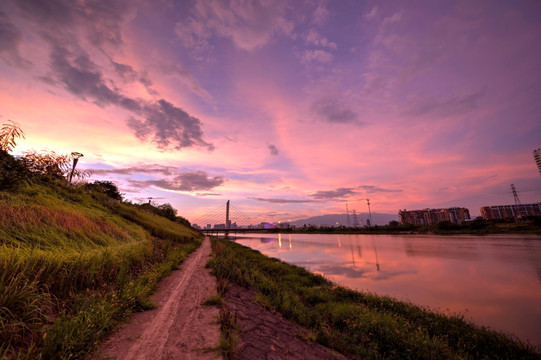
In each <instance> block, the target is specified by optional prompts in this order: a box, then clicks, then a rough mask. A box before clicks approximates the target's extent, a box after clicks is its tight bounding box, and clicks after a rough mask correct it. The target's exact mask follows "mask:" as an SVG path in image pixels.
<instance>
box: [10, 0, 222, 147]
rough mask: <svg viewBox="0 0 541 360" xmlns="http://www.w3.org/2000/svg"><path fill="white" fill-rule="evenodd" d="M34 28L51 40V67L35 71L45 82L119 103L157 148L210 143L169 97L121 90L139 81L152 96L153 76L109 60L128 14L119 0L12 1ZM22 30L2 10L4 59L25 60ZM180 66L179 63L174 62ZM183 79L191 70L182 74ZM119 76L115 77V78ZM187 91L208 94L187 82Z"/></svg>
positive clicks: (96, 99) (82, 96) (120, 42)
mask: <svg viewBox="0 0 541 360" xmlns="http://www.w3.org/2000/svg"><path fill="white" fill-rule="evenodd" d="M14 3H15V6H17V7H18V8H19V10H20V13H21V14H22V15H23V17H22V19H24V20H25V21H27V22H29V23H30V25H29V26H28V27H27V28H28V29H33V30H34V31H35V33H36V34H37V35H38V36H39V37H41V38H42V39H43V40H44V41H45V43H46V44H49V58H50V63H49V71H48V73H47V74H46V75H45V76H43V75H41V76H38V78H40V79H41V80H42V81H44V82H46V83H47V84H52V85H55V86H62V87H64V88H65V89H66V90H67V91H69V92H70V93H72V94H74V95H75V96H77V97H79V98H80V99H82V100H84V101H87V102H91V103H94V104H96V105H98V106H100V107H102V108H105V107H107V106H111V105H112V106H117V107H120V108H122V109H125V110H128V111H129V112H131V113H132V116H130V117H129V119H126V120H127V123H128V126H129V127H130V128H131V129H132V130H133V131H134V133H135V136H136V137H137V138H138V139H139V140H141V141H150V142H152V143H154V144H155V145H156V146H157V148H158V149H159V150H162V151H164V150H180V149H183V148H188V147H203V148H206V149H208V150H213V149H214V146H213V145H212V144H211V143H209V142H207V141H205V140H204V139H203V131H202V129H201V126H202V123H201V121H200V120H199V119H198V118H197V117H194V116H192V115H190V114H188V113H187V112H186V111H184V110H183V109H181V108H180V107H178V106H176V105H174V104H173V103H172V102H171V101H168V100H167V99H163V98H162V99H157V100H156V99H152V100H147V99H141V98H134V97H131V96H127V95H125V92H123V91H122V90H121V87H120V86H121V85H122V83H132V82H135V81H138V82H140V83H141V84H143V85H144V86H145V88H146V89H147V91H148V93H149V94H151V95H154V96H156V95H157V93H156V91H155V90H153V89H152V88H151V86H152V85H153V82H152V80H151V79H150V78H149V77H148V75H147V74H146V73H139V72H138V71H137V70H136V69H135V68H134V67H133V66H132V65H131V64H128V63H123V62H117V61H115V60H113V58H114V53H116V52H118V51H119V47H121V46H122V45H123V44H124V42H123V39H122V24H123V21H124V19H126V18H127V17H128V16H129V14H130V11H131V10H130V6H129V5H130V3H129V2H123V1H113V2H107V1H90V0H82V1H77V2H72V1H68V0H51V1H39V0H29V1H18V2H14ZM21 41H22V34H21V32H20V31H19V30H17V28H16V27H15V26H14V25H13V22H12V21H10V19H9V18H8V17H6V16H5V15H4V13H0V57H1V58H2V59H4V60H5V61H6V62H7V63H8V64H12V63H17V64H18V65H21V64H24V62H23V61H20V59H19V58H18V53H17V49H18V47H19V45H20V43H21ZM177 69H178V67H177ZM183 75H184V77H185V78H189V75H187V74H183ZM115 77H117V78H120V79H121V81H115V80H114V78H115ZM189 86H191V90H192V91H194V92H196V93H198V94H200V95H201V96H204V97H207V98H209V97H210V96H209V94H208V93H206V92H205V91H204V90H202V89H201V88H200V87H198V84H197V82H196V81H191V84H190V85H189Z"/></svg>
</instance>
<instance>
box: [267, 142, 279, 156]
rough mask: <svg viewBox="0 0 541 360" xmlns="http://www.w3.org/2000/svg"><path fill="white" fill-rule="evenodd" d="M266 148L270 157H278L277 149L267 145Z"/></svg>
mask: <svg viewBox="0 0 541 360" xmlns="http://www.w3.org/2000/svg"><path fill="white" fill-rule="evenodd" d="M267 148H268V149H269V151H270V153H271V155H273V156H276V155H278V148H277V147H276V146H275V145H272V144H270V145H268V146H267Z"/></svg>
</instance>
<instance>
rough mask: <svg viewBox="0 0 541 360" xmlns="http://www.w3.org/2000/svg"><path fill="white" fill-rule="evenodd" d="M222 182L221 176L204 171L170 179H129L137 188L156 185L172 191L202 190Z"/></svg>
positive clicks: (209, 188)
mask: <svg viewBox="0 0 541 360" xmlns="http://www.w3.org/2000/svg"><path fill="white" fill-rule="evenodd" d="M223 183H224V177H223V176H214V177H210V176H208V174H207V173H206V172H204V171H195V172H185V173H182V174H180V175H177V176H175V177H174V178H173V179H171V180H167V179H160V180H144V181H138V180H130V184H131V185H132V186H134V187H137V188H146V187H151V186H154V187H157V188H160V189H164V190H173V191H203V190H211V189H213V188H215V187H217V186H220V185H222V184H223Z"/></svg>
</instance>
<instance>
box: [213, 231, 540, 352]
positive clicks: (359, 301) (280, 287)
mask: <svg viewBox="0 0 541 360" xmlns="http://www.w3.org/2000/svg"><path fill="white" fill-rule="evenodd" d="M213 249H214V258H213V260H212V261H211V262H210V266H211V267H212V268H213V270H214V271H215V273H216V275H217V277H218V283H219V284H220V283H227V282H231V283H235V284H240V285H241V286H244V287H248V288H251V289H255V290H256V291H257V296H256V301H257V302H258V303H259V304H262V305H264V306H265V307H267V308H268V309H272V310H274V311H279V312H280V313H281V314H282V315H283V316H284V317H286V318H288V319H291V320H293V321H295V322H297V323H299V324H301V325H303V326H305V327H307V328H308V329H310V331H311V336H310V337H311V338H312V339H313V340H315V341H317V342H318V343H320V344H322V345H324V346H327V347H329V348H331V349H334V350H336V351H337V352H339V353H342V354H344V355H346V356H347V357H348V358H352V359H361V358H362V359H365V358H369V359H370V358H382V357H385V358H410V359H423V358H425V359H431V358H446V359H449V358H531V359H539V358H541V355H540V354H539V352H536V350H535V349H534V348H533V347H532V346H531V345H528V344H525V343H523V342H521V341H520V340H518V339H514V338H511V337H508V336H506V335H503V334H501V333H498V332H494V331H490V330H488V329H486V328H484V327H479V326H476V325H474V324H473V323H471V322H469V321H466V320H465V319H464V318H463V317H462V316H459V315H444V314H440V313H435V312H432V311H429V310H428V309H425V308H421V307H418V306H415V305H413V304H411V303H407V302H401V301H397V300H395V299H392V298H389V297H382V296H376V295H373V294H365V293H359V292H355V291H353V290H349V289H346V288H343V287H340V286H336V285H335V284H333V283H331V282H329V281H328V280H326V279H324V278H323V277H321V276H318V275H314V274H311V273H309V272H308V271H306V270H305V269H303V268H299V267H296V266H292V265H288V264H285V263H283V262H281V261H280V260H277V259H272V258H268V257H265V256H263V255H261V254H260V253H259V252H257V251H253V250H251V249H248V248H246V247H244V246H241V245H238V244H235V243H232V242H229V241H225V240H218V239H214V240H213ZM222 287H224V286H222ZM537 351H539V349H537Z"/></svg>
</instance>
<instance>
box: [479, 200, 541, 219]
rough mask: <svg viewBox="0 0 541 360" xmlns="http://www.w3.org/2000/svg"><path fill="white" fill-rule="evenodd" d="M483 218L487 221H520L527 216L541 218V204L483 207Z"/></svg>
mask: <svg viewBox="0 0 541 360" xmlns="http://www.w3.org/2000/svg"><path fill="white" fill-rule="evenodd" d="M481 216H482V217H483V218H484V219H485V220H492V219H519V218H521V217H526V216H541V203H537V204H520V205H496V206H483V207H482V208H481Z"/></svg>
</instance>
